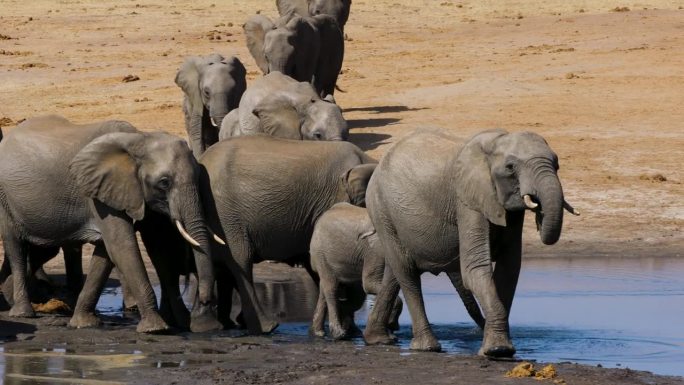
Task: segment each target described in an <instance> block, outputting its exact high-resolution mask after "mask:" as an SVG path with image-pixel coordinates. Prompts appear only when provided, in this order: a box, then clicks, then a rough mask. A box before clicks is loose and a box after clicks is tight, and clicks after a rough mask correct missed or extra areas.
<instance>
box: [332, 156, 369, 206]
mask: <svg viewBox="0 0 684 385" xmlns="http://www.w3.org/2000/svg"><path fill="white" fill-rule="evenodd" d="M376 166H377V163H362V164H360V165H358V166H354V167H352V168H350V169H349V170H347V172H345V173H344V174H342V176H341V178H340V179H341V181H340V183H341V185H342V191H344V193H343V194H342V195H343V199H340V201H343V202H349V203H351V204H353V205H355V206H359V207H366V189H367V188H368V182H369V181H370V178H371V176H373V172H374V171H375V167H376Z"/></svg>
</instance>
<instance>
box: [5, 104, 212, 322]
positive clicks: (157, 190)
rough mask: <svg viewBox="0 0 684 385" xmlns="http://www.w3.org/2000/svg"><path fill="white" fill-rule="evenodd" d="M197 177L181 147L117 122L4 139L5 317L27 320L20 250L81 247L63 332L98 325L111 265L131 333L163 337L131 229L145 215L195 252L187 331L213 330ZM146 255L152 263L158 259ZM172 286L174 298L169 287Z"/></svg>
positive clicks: (42, 129)
mask: <svg viewBox="0 0 684 385" xmlns="http://www.w3.org/2000/svg"><path fill="white" fill-rule="evenodd" d="M198 171H199V169H198V166H197V162H196V160H195V158H194V157H193V156H192V153H191V152H190V150H189V149H188V146H187V144H186V143H185V142H184V141H183V140H181V139H179V138H177V137H175V136H172V135H169V134H166V133H161V132H159V133H143V132H140V131H138V130H136V129H135V128H134V127H133V126H131V125H130V124H128V123H126V122H121V121H107V122H102V123H96V124H88V125H76V124H73V123H71V122H69V121H68V120H66V119H64V118H62V117H58V116H46V117H40V118H34V119H29V120H27V121H25V122H24V123H22V124H21V125H19V126H18V127H17V128H16V129H14V130H12V132H11V133H10V134H9V135H7V136H6V137H5V138H4V140H3V141H2V142H0V232H1V234H2V238H3V244H4V247H5V257H6V258H8V259H9V261H10V265H11V268H12V271H13V272H14V274H13V280H14V305H13V306H12V309H11V310H10V316H13V317H32V316H34V311H33V309H32V307H31V303H30V302H29V298H28V294H27V292H26V271H27V270H26V262H27V250H28V245H29V244H32V245H36V246H40V247H53V246H61V245H65V244H82V243H86V242H89V243H94V244H95V250H94V252H93V257H92V260H91V264H90V271H89V273H88V275H87V277H86V282H85V284H84V288H83V290H82V291H81V294H80V295H79V298H78V301H77V303H76V307H75V309H74V315H73V317H72V319H71V321H70V325H71V326H74V327H87V326H95V325H97V324H98V322H99V320H98V319H97V317H96V315H95V305H96V304H97V300H98V298H99V295H100V293H101V291H102V288H103V286H104V283H105V281H106V279H107V277H108V276H109V273H110V272H111V270H112V268H113V266H114V264H115V265H116V267H117V268H118V269H119V270H120V271H121V273H122V274H123V275H124V276H125V278H126V281H127V283H128V285H129V287H130V288H131V290H132V293H133V295H134V297H135V299H136V301H137V306H138V309H139V311H140V315H141V320H140V322H139V324H138V326H137V330H138V331H139V332H159V331H163V330H166V329H168V325H167V323H166V322H165V321H164V320H163V319H162V318H161V317H160V316H159V314H158V312H157V304H156V299H155V295H154V291H153V290H152V286H151V285H150V282H149V280H148V278H147V273H146V271H145V266H144V264H143V261H142V257H141V255H140V250H139V249H138V243H137V241H136V236H135V228H134V223H138V222H139V223H144V222H146V221H148V220H154V217H155V216H154V215H150V214H151V213H160V215H164V216H165V217H166V219H167V222H169V220H168V219H170V220H171V221H172V222H174V223H175V224H176V226H177V228H178V231H179V232H180V233H181V234H182V235H183V237H185V239H186V240H187V241H188V242H190V243H191V244H192V245H193V247H194V248H193V252H194V257H195V262H196V265H197V270H198V276H199V282H200V286H201V287H200V291H199V292H200V294H199V295H200V304H199V305H198V306H197V307H196V308H195V309H193V317H192V323H193V324H194V327H193V329H195V330H206V329H212V328H216V327H219V324H218V322H217V321H216V318H215V315H214V313H213V309H212V289H213V283H214V277H213V269H212V264H211V258H210V254H209V253H210V246H209V241H208V239H209V238H208V236H207V233H208V230H207V228H206V221H205V219H204V215H203V209H202V205H201V203H200V200H199V194H198V189H197V183H198V178H199V173H198ZM186 228H187V230H186ZM142 235H143V238H145V237H144V235H145V234H142ZM148 249H149V248H148ZM153 254H155V253H151V255H150V256H151V257H152V258H153V259H154V258H157V259H159V258H161V259H163V258H165V257H166V256H165V255H153ZM110 258H111V260H110ZM112 262H113V263H112ZM168 262H169V263H170V264H173V263H177V262H175V261H168ZM175 284H176V291H177V290H178V288H177V286H178V281H177V280H176V283H175ZM176 300H177V301H181V300H180V299H179V298H177V299H176ZM180 303H181V304H182V302H180ZM191 326H193V325H191Z"/></svg>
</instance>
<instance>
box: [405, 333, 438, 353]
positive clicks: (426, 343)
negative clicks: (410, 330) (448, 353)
mask: <svg viewBox="0 0 684 385" xmlns="http://www.w3.org/2000/svg"><path fill="white" fill-rule="evenodd" d="M410 349H411V350H418V351H421V352H441V351H442V345H440V343H439V341H437V338H435V336H434V335H432V333H430V334H425V335H422V336H419V337H414V338H413V339H412V340H411V347H410Z"/></svg>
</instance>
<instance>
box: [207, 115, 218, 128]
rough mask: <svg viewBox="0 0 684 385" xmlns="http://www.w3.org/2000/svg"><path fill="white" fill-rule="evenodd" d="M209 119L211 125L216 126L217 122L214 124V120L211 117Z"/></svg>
mask: <svg viewBox="0 0 684 385" xmlns="http://www.w3.org/2000/svg"><path fill="white" fill-rule="evenodd" d="M209 120H211V125H212V126H214V127H218V124H216V121H215V120H214V118H213V117H209Z"/></svg>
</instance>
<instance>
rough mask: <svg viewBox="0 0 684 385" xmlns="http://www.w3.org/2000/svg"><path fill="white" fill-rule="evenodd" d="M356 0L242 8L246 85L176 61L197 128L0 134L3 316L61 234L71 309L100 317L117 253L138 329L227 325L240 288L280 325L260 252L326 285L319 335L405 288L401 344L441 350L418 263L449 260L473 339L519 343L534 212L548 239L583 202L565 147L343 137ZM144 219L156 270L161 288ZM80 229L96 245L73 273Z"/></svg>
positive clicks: (379, 328) (423, 267) (229, 68)
mask: <svg viewBox="0 0 684 385" xmlns="http://www.w3.org/2000/svg"><path fill="white" fill-rule="evenodd" d="M350 6H351V1H350V0H278V1H277V8H278V10H279V11H280V12H281V14H282V15H283V16H281V17H280V18H278V19H277V20H275V21H271V20H269V19H268V18H266V17H265V16H262V15H256V16H254V17H252V18H250V19H249V20H248V21H247V23H245V25H244V30H245V33H246V40H247V45H248V47H249V49H250V52H251V53H252V55H253V56H254V59H255V61H256V63H257V65H258V66H259V67H260V68H261V69H262V70H263V72H264V76H263V77H261V78H259V79H257V80H255V81H254V82H253V83H252V84H251V85H250V87H249V88H248V87H247V82H246V80H245V76H246V70H245V67H244V65H243V64H242V63H241V62H240V60H238V59H237V58H235V57H230V58H225V57H223V56H221V55H218V54H211V55H208V56H204V57H199V56H195V57H190V58H188V59H187V60H186V61H185V62H184V63H183V64H182V65H181V67H180V69H179V70H178V73H177V75H176V78H175V82H176V84H177V85H178V86H179V87H180V88H181V89H182V91H183V93H184V95H185V96H184V102H183V111H184V114H185V124H186V129H187V132H188V142H186V141H185V140H183V139H181V138H178V137H176V136H173V135H170V134H168V133H163V132H143V131H139V130H138V129H136V128H135V127H133V126H132V125H130V124H128V123H126V122H122V121H106V122H100V123H95V124H86V125H78V124H74V123H71V122H69V121H68V120H66V119H64V118H62V117H58V116H44V117H37V118H32V119H28V120H26V121H25V122H23V123H21V124H20V125H18V126H17V127H16V128H15V129H13V130H11V131H10V132H8V133H6V135H5V136H4V137H2V133H1V132H0V236H2V240H3V245H4V251H5V263H4V264H3V272H4V273H3V274H2V278H3V279H6V278H7V275H8V274H9V272H8V270H11V272H13V273H14V274H12V284H11V289H12V290H11V293H12V295H11V298H8V301H10V302H11V303H12V308H11V310H10V312H9V315H10V316H12V317H33V316H35V313H34V311H33V308H32V306H31V301H30V298H29V285H30V282H31V280H30V279H31V277H32V275H33V274H34V273H36V271H37V270H38V269H39V267H40V265H41V264H42V263H44V261H45V260H46V259H49V258H51V257H54V256H55V255H56V253H57V250H58V249H59V248H62V250H64V255H65V258H67V256H68V257H69V258H71V259H72V260H73V259H74V258H76V259H77V262H78V263H71V264H67V276H68V279H69V282H70V287H72V288H74V289H75V290H79V289H80V291H79V294H78V299H77V301H76V305H75V307H74V313H73V316H72V318H71V320H70V323H69V324H70V326H72V327H75V328H82V327H94V326H97V325H98V324H99V319H98V316H97V312H96V309H95V307H96V304H97V301H98V298H99V296H100V294H101V293H102V290H103V288H104V285H105V282H106V281H107V278H108V277H109V275H110V273H111V272H112V269H113V268H114V267H116V268H117V269H118V270H119V271H120V273H121V274H120V276H121V278H122V285H123V286H124V289H125V292H128V293H130V296H131V298H132V300H133V301H134V303H135V304H136V305H137V308H138V311H139V312H140V322H139V324H138V326H137V330H138V331H139V332H150V333H154V332H164V331H167V330H168V329H170V328H176V329H180V330H188V329H189V330H191V331H195V332H202V331H211V330H217V329H222V328H226V327H234V326H235V323H234V320H231V319H230V309H231V307H232V303H231V300H232V293H233V291H234V290H236V291H237V293H238V294H239V296H240V300H241V301H240V302H241V307H242V312H241V317H239V321H240V323H242V324H243V325H242V326H244V327H246V328H247V329H248V330H249V332H250V333H254V334H260V333H270V332H271V331H273V330H274V329H275V328H276V327H277V326H278V324H277V322H276V321H275V320H274V319H272V318H271V317H270V316H269V315H268V314H267V312H265V311H264V309H263V308H262V306H261V304H260V303H259V300H258V298H257V295H256V292H255V288H254V279H253V266H254V264H255V263H258V262H261V261H265V260H270V261H281V262H286V263H289V264H301V265H302V266H304V267H305V268H306V269H307V271H308V272H309V274H310V275H311V277H312V278H313V280H314V281H315V282H316V283H317V284H318V285H319V288H320V294H319V298H318V303H317V307H316V310H315V313H314V316H313V320H312V326H311V333H312V334H314V335H316V336H324V335H325V327H324V325H325V319H326V318H327V319H328V324H329V334H330V336H331V337H332V338H333V339H342V338H349V337H352V336H354V335H357V334H358V333H360V331H359V329H358V327H357V326H356V325H355V323H354V312H355V311H356V310H358V309H359V308H360V307H361V306H362V304H363V301H364V300H365V297H366V294H374V295H376V300H375V305H374V307H373V309H372V311H371V313H370V315H369V319H368V322H367V325H366V327H365V330H364V332H363V336H364V339H365V340H366V342H367V343H369V344H387V343H392V342H394V341H395V340H396V337H395V336H394V335H393V334H392V332H393V331H394V330H396V329H397V327H398V317H399V314H400V313H401V311H402V307H403V304H402V301H401V299H400V298H399V297H398V293H399V290H401V291H402V293H403V297H404V301H405V303H406V305H407V307H408V310H409V312H410V315H411V319H412V325H413V340H412V342H411V348H412V349H416V350H426V351H438V350H440V345H439V343H438V341H437V339H436V338H435V336H434V335H433V333H432V331H431V328H430V324H429V323H428V320H427V317H426V314H425V307H424V303H423V296H422V292H421V284H420V275H421V274H422V273H424V272H430V273H433V274H438V273H442V272H445V273H446V274H447V275H448V277H449V278H450V280H451V282H452V283H453V285H454V288H455V290H456V292H457V293H458V294H459V296H460V297H461V299H462V300H463V302H464V305H465V307H466V309H467V311H468V313H469V314H470V315H471V317H472V318H473V320H474V321H475V322H476V323H477V324H478V325H479V326H480V327H481V328H483V330H484V337H483V341H482V348H481V350H480V353H481V354H483V355H487V356H504V357H507V356H512V355H513V354H514V353H515V348H514V347H513V344H512V342H511V340H510V334H509V323H508V316H509V313H510V310H511V305H512V301H513V296H514V293H515V288H516V285H517V280H518V275H519V272H520V263H521V238H522V227H523V220H524V216H525V211H526V210H530V211H532V212H534V214H535V217H536V222H537V227H538V229H539V233H540V237H541V240H542V242H543V243H544V244H553V243H555V242H556V241H558V239H559V236H560V232H561V227H562V223H563V211H564V210H567V211H569V212H571V213H573V214H578V213H577V211H576V210H574V209H573V208H572V207H571V206H570V205H569V204H568V203H567V202H566V201H565V199H564V195H563V190H562V187H561V183H560V180H559V178H558V173H557V171H558V157H557V155H556V154H555V153H554V152H553V151H552V150H551V148H550V147H549V145H548V144H547V142H546V141H545V140H544V139H543V138H542V137H541V136H539V135H537V134H534V133H530V132H519V133H508V132H506V131H503V130H490V131H484V132H481V133H479V134H477V135H475V136H474V137H472V138H471V139H469V140H468V141H467V142H466V143H465V144H461V143H459V141H458V140H456V139H455V138H454V137H452V136H450V135H449V134H447V133H445V132H443V131H440V130H435V129H421V130H417V131H416V132H414V133H412V134H410V135H407V136H406V137H404V138H402V139H401V140H399V141H398V142H396V143H395V144H394V145H393V146H392V148H390V150H388V151H387V153H386V154H385V155H384V157H383V158H382V159H380V161H379V162H378V161H376V160H375V159H372V158H370V157H369V156H367V155H366V154H365V153H364V152H363V151H362V150H361V149H359V148H358V147H356V146H355V145H353V144H351V143H349V142H347V141H346V140H347V138H348V128H347V124H346V122H345V120H344V118H343V117H342V111H341V109H340V108H339V106H337V104H336V103H335V100H334V98H333V97H332V94H333V92H334V89H335V82H336V79H337V74H338V73H339V71H340V68H341V63H342V57H343V53H344V39H343V32H342V31H343V28H344V25H345V23H346V22H347V19H348V17H349V9H350ZM136 234H139V236H140V239H141V240H142V243H143V245H144V247H145V249H146V251H147V254H148V255H149V258H150V260H151V262H152V264H153V266H154V268H155V270H156V272H157V275H158V278H159V282H160V286H161V298H160V302H159V306H157V301H156V297H155V294H154V291H153V290H152V286H151V284H150V282H149V278H148V276H147V274H146V269H145V265H144V262H143V259H142V255H141V251H140V249H139V246H138V242H137V236H136ZM85 243H90V244H92V245H94V251H93V254H92V258H91V262H90V266H89V269H88V272H87V275H86V278H85V282H83V281H82V273H81V271H80V252H81V246H82V245H83V244H85ZM72 265H76V266H74V267H70V266H72ZM190 273H192V274H195V275H196V277H197V281H198V287H197V292H196V294H195V300H194V304H193V306H192V310H191V311H188V309H187V307H186V306H185V304H184V303H183V301H182V299H181V293H180V288H179V277H180V276H181V275H187V274H190ZM5 286H7V285H5ZM5 286H4V287H5ZM81 287H82V288H81ZM3 291H4V292H5V295H6V296H7V294H8V290H3Z"/></svg>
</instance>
